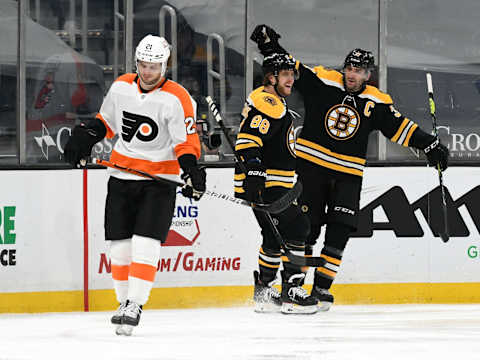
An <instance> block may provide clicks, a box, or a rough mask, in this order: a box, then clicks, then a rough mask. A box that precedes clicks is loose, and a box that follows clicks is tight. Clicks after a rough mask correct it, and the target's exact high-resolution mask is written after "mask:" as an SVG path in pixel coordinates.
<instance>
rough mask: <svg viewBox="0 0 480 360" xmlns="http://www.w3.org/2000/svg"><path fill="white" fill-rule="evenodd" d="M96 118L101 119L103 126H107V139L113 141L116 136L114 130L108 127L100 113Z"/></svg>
mask: <svg viewBox="0 0 480 360" xmlns="http://www.w3.org/2000/svg"><path fill="white" fill-rule="evenodd" d="M96 118H97V119H99V120H100V121H101V122H102V123H103V125H105V128H106V129H107V135H106V137H107V139H113V137H114V136H115V133H114V132H113V130H112V128H111V127H110V126H108V124H107V122H106V121H105V119H104V118H103V116H102V114H100V113H98V114H97V116H96Z"/></svg>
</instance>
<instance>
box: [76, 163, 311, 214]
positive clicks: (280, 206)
mask: <svg viewBox="0 0 480 360" xmlns="http://www.w3.org/2000/svg"><path fill="white" fill-rule="evenodd" d="M91 162H92V163H93V164H97V165H101V166H106V167H109V168H112V169H117V170H120V171H123V172H127V173H130V174H134V175H137V176H141V177H144V178H147V179H151V180H155V181H158V182H161V183H163V184H169V185H174V186H178V187H180V188H183V187H184V186H185V183H182V182H179V181H175V180H170V179H165V178H162V177H160V176H156V175H152V174H149V173H147V172H145V171H142V170H138V169H132V168H128V167H125V166H121V165H118V164H115V163H112V162H110V161H107V160H102V159H97V158H92V159H91ZM85 164H86V161H85ZM82 166H84V165H82ZM301 192H302V184H301V183H298V185H295V186H294V187H293V188H292V189H291V190H290V191H289V192H288V193H286V194H285V195H284V196H282V197H281V198H279V199H278V200H276V201H274V202H272V203H270V204H262V203H260V204H257V203H250V202H248V201H246V200H242V199H238V198H236V197H234V196H230V195H227V194H223V193H219V192H216V191H211V190H208V189H207V190H205V195H208V196H210V197H212V198H216V199H221V200H225V201H228V202H232V203H234V204H238V205H243V206H248V207H250V208H253V209H255V210H259V211H263V212H271V213H272V214H277V213H279V212H281V211H283V210H285V209H286V208H287V207H289V206H290V204H291V203H292V202H293V201H294V200H295V199H296V198H297V197H298V196H299V195H300V194H301Z"/></svg>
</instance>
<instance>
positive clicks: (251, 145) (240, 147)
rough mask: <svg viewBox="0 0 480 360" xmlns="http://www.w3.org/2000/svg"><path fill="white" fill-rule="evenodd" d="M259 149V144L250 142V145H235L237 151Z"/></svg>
mask: <svg viewBox="0 0 480 360" xmlns="http://www.w3.org/2000/svg"><path fill="white" fill-rule="evenodd" d="M254 147H256V148H258V147H259V146H258V144H256V143H254V142H248V143H245V144H238V143H237V144H236V145H235V151H239V150H245V149H250V148H254Z"/></svg>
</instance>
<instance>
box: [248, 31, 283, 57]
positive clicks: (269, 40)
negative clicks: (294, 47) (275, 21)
mask: <svg viewBox="0 0 480 360" xmlns="http://www.w3.org/2000/svg"><path fill="white" fill-rule="evenodd" d="M280 38H281V36H280V35H279V34H278V33H277V32H276V31H275V30H273V29H272V28H271V27H270V26H268V25H264V24H262V25H257V26H256V27H255V29H254V30H253V32H252V35H250V39H251V40H252V41H254V42H255V43H256V44H257V46H258V49H259V50H260V52H261V53H262V55H263V56H268V55H270V54H272V53H284V52H285V50H284V49H283V48H282V47H281V46H280V45H279V44H278V39H280Z"/></svg>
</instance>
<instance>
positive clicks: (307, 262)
mask: <svg viewBox="0 0 480 360" xmlns="http://www.w3.org/2000/svg"><path fill="white" fill-rule="evenodd" d="M205 99H206V100H207V104H208V106H209V107H210V111H211V112H212V114H213V117H214V118H215V120H216V121H217V123H218V125H219V126H220V128H221V129H222V132H223V134H224V135H225V137H226V138H227V142H228V144H229V145H230V147H231V148H232V151H233V153H234V154H235V159H236V160H237V163H238V165H239V166H240V169H241V170H242V172H243V173H244V174H246V173H247V169H246V168H245V164H244V163H243V161H242V159H241V158H240V156H238V154H237V153H236V152H235V144H234V143H233V141H232V139H230V137H229V135H228V129H227V128H226V127H225V124H224V123H223V119H222V116H221V115H220V112H219V111H218V108H217V105H216V104H215V103H214V102H213V99H212V98H211V97H210V96H207V97H206V98H205ZM297 184H300V182H299V181H297ZM299 195H300V194H299ZM292 202H293V201H292ZM265 215H266V218H267V220H268V223H269V224H270V227H271V229H272V231H273V234H274V236H275V239H276V240H277V241H278V243H279V244H280V246H281V248H282V250H283V252H284V253H285V256H286V257H287V258H288V260H289V261H290V262H291V263H292V264H295V265H299V266H311V267H319V266H323V265H325V264H326V260H325V259H324V258H322V257H313V256H312V257H305V256H300V255H295V254H293V253H292V252H291V251H290V250H289V249H288V248H287V245H286V243H285V240H284V239H283V237H282V235H281V234H280V232H279V231H278V229H277V227H276V226H275V223H274V222H273V219H272V216H271V215H270V214H269V213H268V212H267V213H265Z"/></svg>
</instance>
